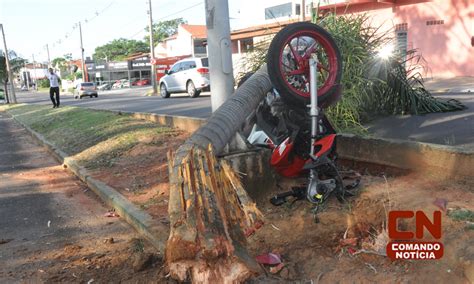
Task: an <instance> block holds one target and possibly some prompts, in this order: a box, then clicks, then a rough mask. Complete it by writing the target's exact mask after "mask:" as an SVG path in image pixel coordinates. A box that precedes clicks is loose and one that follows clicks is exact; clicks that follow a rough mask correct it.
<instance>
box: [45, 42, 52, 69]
mask: <svg viewBox="0 0 474 284" xmlns="http://www.w3.org/2000/svg"><path fill="white" fill-rule="evenodd" d="M46 52H47V53H48V68H49V67H51V59H50V58H49V45H48V44H46Z"/></svg>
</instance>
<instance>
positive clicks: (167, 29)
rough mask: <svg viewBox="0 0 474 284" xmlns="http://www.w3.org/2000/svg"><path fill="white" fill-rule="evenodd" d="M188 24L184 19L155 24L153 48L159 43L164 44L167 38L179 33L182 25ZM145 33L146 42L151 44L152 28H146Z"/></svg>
mask: <svg viewBox="0 0 474 284" xmlns="http://www.w3.org/2000/svg"><path fill="white" fill-rule="evenodd" d="M186 23H187V22H186V21H185V20H184V19H183V18H176V19H173V20H168V21H162V22H159V23H155V24H153V46H156V45H157V44H158V43H159V42H162V41H163V40H164V39H165V38H167V37H170V36H172V35H174V34H175V33H177V32H178V26H179V25H180V24H186ZM145 31H146V32H147V35H146V36H145V42H147V43H148V42H150V36H149V34H148V33H149V32H150V28H149V27H146V28H145Z"/></svg>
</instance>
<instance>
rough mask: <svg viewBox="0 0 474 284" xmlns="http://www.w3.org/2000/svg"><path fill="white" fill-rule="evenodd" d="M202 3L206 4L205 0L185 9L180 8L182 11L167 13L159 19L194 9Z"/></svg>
mask: <svg viewBox="0 0 474 284" xmlns="http://www.w3.org/2000/svg"><path fill="white" fill-rule="evenodd" d="M202 4H204V2H199V3H196V4H194V5H192V6H189V7H187V8H184V9H183V10H180V11H178V12H175V13H173V14H169V15H167V16H164V17H161V18H159V19H158V20H164V19H166V18H169V17H171V16H174V15H176V14H179V13H181V12H184V11H187V10H190V9H192V8H194V7H197V6H199V5H202Z"/></svg>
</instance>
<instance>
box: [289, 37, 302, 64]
mask: <svg viewBox="0 0 474 284" xmlns="http://www.w3.org/2000/svg"><path fill="white" fill-rule="evenodd" d="M288 46H289V47H290V50H291V53H292V54H293V57H294V59H295V62H296V65H298V64H299V63H300V61H301V56H300V55H299V54H298V51H297V50H295V48H294V47H293V45H291V41H290V42H289V43H288Z"/></svg>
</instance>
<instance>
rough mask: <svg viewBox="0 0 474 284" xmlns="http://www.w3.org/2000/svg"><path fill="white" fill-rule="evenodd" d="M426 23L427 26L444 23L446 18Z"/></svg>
mask: <svg viewBox="0 0 474 284" xmlns="http://www.w3.org/2000/svg"><path fill="white" fill-rule="evenodd" d="M426 25H427V26H436V25H444V20H432V21H426Z"/></svg>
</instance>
